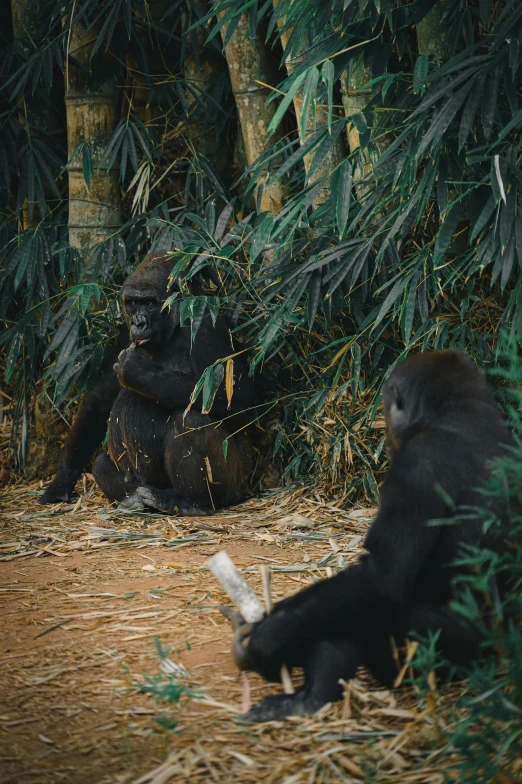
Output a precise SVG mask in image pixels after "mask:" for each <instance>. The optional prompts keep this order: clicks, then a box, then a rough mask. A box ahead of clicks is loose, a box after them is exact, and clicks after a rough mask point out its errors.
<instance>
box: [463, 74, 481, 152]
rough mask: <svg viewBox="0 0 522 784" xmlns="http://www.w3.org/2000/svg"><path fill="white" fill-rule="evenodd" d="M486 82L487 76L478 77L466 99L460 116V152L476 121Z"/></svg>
mask: <svg viewBox="0 0 522 784" xmlns="http://www.w3.org/2000/svg"><path fill="white" fill-rule="evenodd" d="M485 82H486V77H485V76H482V77H481V78H480V79H477V82H476V84H475V87H474V88H473V90H472V91H471V93H470V94H469V96H468V99H467V101H466V105H465V106H464V110H463V112H462V117H461V118H460V128H459V152H460V150H462V148H463V147H464V144H465V143H466V139H467V138H468V136H469V133H470V131H471V128H472V126H473V123H474V121H475V117H476V114H477V109H478V106H479V103H480V100H481V98H482V95H483V91H484V84H485Z"/></svg>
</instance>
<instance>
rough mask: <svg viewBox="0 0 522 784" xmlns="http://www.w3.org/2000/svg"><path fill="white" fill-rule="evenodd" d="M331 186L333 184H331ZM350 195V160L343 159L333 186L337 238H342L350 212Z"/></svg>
mask: <svg viewBox="0 0 522 784" xmlns="http://www.w3.org/2000/svg"><path fill="white" fill-rule="evenodd" d="M332 187H333V184H332ZM351 197H352V162H351V161H349V160H348V159H346V160H344V161H343V162H342V164H341V166H340V167H339V174H338V178H337V180H336V188H335V219H336V222H337V230H338V232H339V239H342V238H343V235H344V232H345V230H346V224H347V223H348V216H349V214H350V199H351Z"/></svg>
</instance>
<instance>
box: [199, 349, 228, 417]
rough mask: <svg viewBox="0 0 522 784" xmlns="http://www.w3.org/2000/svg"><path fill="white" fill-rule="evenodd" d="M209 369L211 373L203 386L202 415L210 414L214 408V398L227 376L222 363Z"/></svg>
mask: <svg viewBox="0 0 522 784" xmlns="http://www.w3.org/2000/svg"><path fill="white" fill-rule="evenodd" d="M207 369H208V370H209V371H210V372H209V373H208V375H207V376H206V378H205V383H204V384H203V394H202V401H201V413H202V414H209V413H210V409H211V408H212V404H213V402H214V398H215V397H216V392H217V391H218V389H219V387H220V385H221V382H222V381H223V377H224V375H225V370H224V368H223V363H221V362H220V363H219V364H218V365H211V366H210V367H209V368H207Z"/></svg>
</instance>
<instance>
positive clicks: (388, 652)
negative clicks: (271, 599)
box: [233, 350, 513, 721]
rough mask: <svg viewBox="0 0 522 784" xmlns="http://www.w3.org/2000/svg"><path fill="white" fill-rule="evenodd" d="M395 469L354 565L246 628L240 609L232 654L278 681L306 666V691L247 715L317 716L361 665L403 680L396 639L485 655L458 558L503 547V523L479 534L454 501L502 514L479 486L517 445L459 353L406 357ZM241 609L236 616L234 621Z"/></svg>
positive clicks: (391, 445) (396, 411) (392, 416)
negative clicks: (466, 606) (458, 596)
mask: <svg viewBox="0 0 522 784" xmlns="http://www.w3.org/2000/svg"><path fill="white" fill-rule="evenodd" d="M383 400H384V414H385V419H386V429H387V446H388V450H389V455H390V468H389V471H388V473H387V475H386V477H385V480H384V483H383V485H382V488H381V498H380V506H379V510H378V514H377V516H376V518H375V520H374V522H373V524H372V525H371V527H370V529H369V532H368V535H367V537H366V541H365V549H366V551H367V553H366V554H365V555H363V556H362V557H361V558H360V560H359V561H358V563H356V564H355V565H353V566H350V567H348V568H346V569H345V570H343V571H341V572H339V573H338V574H336V575H335V576H333V577H331V578H329V579H325V580H322V581H320V582H318V583H315V584H314V585H312V586H310V587H307V588H305V589H304V590H301V591H300V592H298V593H297V594H295V595H293V596H291V597H289V598H287V599H285V600H283V601H281V602H279V603H277V604H276V605H274V608H273V611H272V612H271V614H270V615H268V616H267V617H265V618H263V619H262V620H261V621H259V622H258V623H255V624H251V625H250V624H246V623H245V622H244V621H242V619H241V616H238V614H236V618H235V621H236V624H235V626H236V632H235V638H234V644H233V654H234V658H235V660H236V663H237V664H238V666H239V667H240V668H242V669H250V670H254V671H255V672H257V673H259V674H260V675H262V676H263V677H264V678H265V679H266V680H269V681H279V680H280V675H279V674H280V671H281V667H282V665H283V664H286V665H287V666H288V667H289V668H292V667H302V668H303V670H304V686H303V687H302V688H301V689H300V690H299V691H298V692H297V693H296V694H294V695H286V694H276V695H272V696H269V697H266V698H265V699H264V700H262V701H261V702H259V703H257V704H256V705H254V706H253V708H252V709H251V710H250V712H249V713H248V714H246V715H245V716H244V717H243V718H244V719H245V720H247V721H269V720H272V719H281V718H284V717H286V716H289V715H292V714H298V715H303V714H306V713H314V712H315V711H317V710H318V709H319V708H321V707H322V706H323V705H325V704H326V703H327V702H332V701H336V700H339V699H340V698H341V697H342V688H341V685H340V684H339V679H340V678H342V679H343V680H345V681H346V680H349V679H350V678H353V677H354V675H355V673H356V670H357V668H358V667H359V666H361V665H362V666H365V667H366V668H368V669H369V670H370V672H371V673H372V674H373V676H374V677H375V678H376V679H377V680H379V681H380V682H381V683H382V684H384V685H385V686H386V687H390V686H392V685H393V683H394V680H395V678H396V675H397V666H396V660H395V659H394V655H393V653H394V651H393V649H392V642H391V638H394V640H395V642H396V644H397V646H399V647H400V646H402V645H403V644H404V641H405V637H406V636H407V634H408V633H409V632H412V631H414V632H417V633H418V634H421V635H427V634H428V633H429V632H436V631H437V630H438V631H439V636H438V641H437V645H438V649H439V651H440V652H441V654H442V655H443V656H444V658H445V659H446V660H447V661H449V662H452V663H455V664H467V663H469V662H470V661H471V660H472V659H473V658H475V657H476V656H477V655H478V654H479V652H480V649H481V648H480V645H481V640H480V637H479V634H478V632H477V631H476V629H475V628H474V627H472V626H471V625H470V624H468V622H467V621H465V620H464V619H463V618H462V617H460V616H458V615H456V614H454V613H453V612H452V611H451V609H450V607H449V603H450V599H451V597H452V581H453V578H454V577H455V575H456V574H458V568H457V567H456V566H455V563H454V562H455V559H456V558H457V556H458V555H459V554H460V552H461V548H462V546H463V545H466V544H483V545H484V546H487V547H488V548H492V549H495V550H497V551H498V550H499V549H501V548H503V547H505V546H506V543H505V541H503V539H502V537H501V536H500V535H499V532H498V528H497V529H496V530H495V527H491V528H490V529H489V532H488V533H485V532H484V530H483V523H482V520H481V518H480V515H479V514H478V513H477V514H476V515H473V514H470V515H469V516H467V517H466V520H465V521H460V522H458V523H456V524H452V525H440V524H438V525H437V524H432V525H430V524H429V523H430V521H441V520H443V519H444V518H451V517H453V515H454V513H455V507H456V506H466V507H468V508H469V507H471V508H473V507H474V508H477V507H482V508H487V509H489V511H491V512H492V513H494V514H495V515H496V516H498V517H499V518H500V519H501V520H503V519H505V517H506V510H505V509H502V508H498V507H497V506H495V504H494V502H493V500H492V499H491V498H489V497H488V496H485V495H484V494H482V493H481V492H480V489H479V488H480V486H481V485H483V484H484V482H485V481H486V480H487V479H488V477H489V475H490V473H491V470H492V468H491V460H492V459H494V458H495V457H497V456H500V455H502V454H503V453H505V450H506V449H508V448H509V447H510V446H511V445H513V439H512V436H511V434H510V432H509V430H508V428H507V426H506V424H505V422H504V421H503V419H502V417H501V414H500V412H499V410H498V408H497V405H496V403H495V400H494V397H493V394H492V392H491V391H490V389H489V388H488V386H487V384H486V381H485V379H484V377H483V376H482V375H481V373H480V372H479V371H478V370H477V369H476V367H475V366H474V365H473V363H472V362H471V360H470V359H469V358H468V357H467V356H465V355H464V354H462V353H461V352H459V351H454V350H445V351H436V352H432V353H426V354H420V355H416V356H412V357H409V358H408V359H406V360H405V361H404V362H403V363H402V364H400V365H398V366H397V367H396V368H395V369H394V370H393V371H392V373H391V374H390V376H389V378H388V380H387V381H386V383H385V385H384V390H383ZM500 590H501V591H502V586H500ZM237 616H238V617H237Z"/></svg>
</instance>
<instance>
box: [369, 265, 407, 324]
mask: <svg viewBox="0 0 522 784" xmlns="http://www.w3.org/2000/svg"><path fill="white" fill-rule="evenodd" d="M410 280H411V275H410V276H406V277H402V278H400V279H399V280H398V281H397V282H396V284H395V286H394V287H393V288H392V290H391V291H390V293H389V294H388V296H387V297H386V299H385V300H384V302H383V303H382V306H381V309H380V310H379V313H378V314H377V318H376V319H375V321H374V322H373V325H372V328H371V330H370V331H371V332H374V331H375V329H376V327H378V325H379V324H380V323H381V321H382V320H383V318H384V317H385V315H386V314H387V312H388V311H389V310H390V308H392V307H393V306H394V305H395V303H396V302H397V300H398V299H399V297H400V296H401V295H402V292H403V291H404V289H405V288H406V284H407V283H408V281H410Z"/></svg>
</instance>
